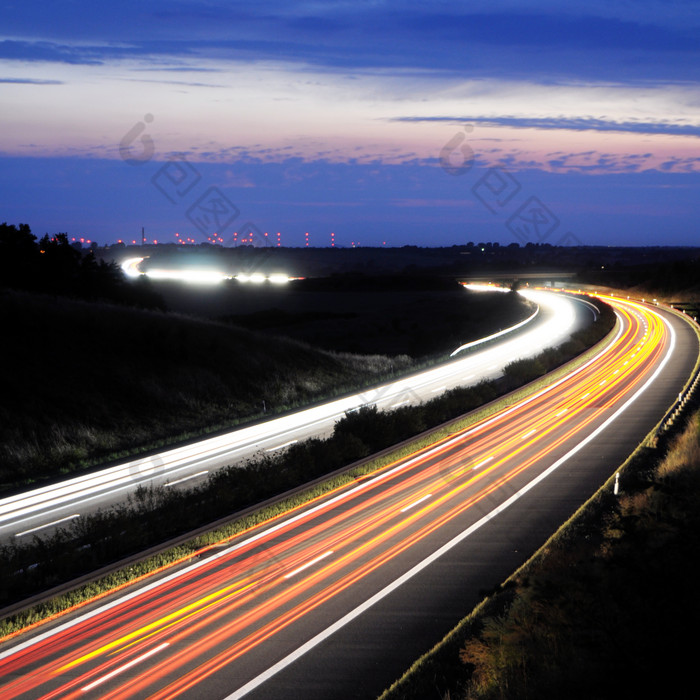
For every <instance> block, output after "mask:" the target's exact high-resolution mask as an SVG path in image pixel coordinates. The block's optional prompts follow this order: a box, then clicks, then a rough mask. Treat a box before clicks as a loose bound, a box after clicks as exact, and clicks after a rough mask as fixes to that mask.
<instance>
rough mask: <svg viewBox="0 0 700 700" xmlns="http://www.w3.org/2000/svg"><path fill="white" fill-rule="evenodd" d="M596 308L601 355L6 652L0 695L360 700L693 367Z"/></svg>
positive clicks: (662, 334) (634, 432) (578, 491)
mask: <svg viewBox="0 0 700 700" xmlns="http://www.w3.org/2000/svg"><path fill="white" fill-rule="evenodd" d="M612 303H613V304H614V305H615V308H616V310H617V312H618V314H619V316H620V318H621V324H620V329H619V334H618V335H617V337H616V339H615V341H614V342H613V343H612V344H610V345H609V346H608V347H607V349H606V350H604V351H603V352H601V353H600V354H599V355H597V356H596V357H595V358H593V359H591V360H590V361H589V362H588V363H586V364H585V365H583V366H582V367H580V368H579V369H577V370H576V371H575V372H573V373H571V374H569V375H567V376H565V377H563V378H561V379H560V380H558V381H557V382H556V383H554V384H553V385H551V386H549V387H547V388H546V389H543V390H542V391H540V392H538V393H537V394H535V395H532V396H530V397H529V398H527V399H524V400H522V401H520V402H517V403H514V404H512V405H510V406H508V407H507V408H504V409H503V410H501V411H500V412H498V413H497V414H494V415H493V416H491V417H489V418H488V419H485V420H482V421H481V422H479V423H477V424H474V425H472V426H470V427H469V428H467V429H465V430H463V431H461V432H460V433H457V434H455V435H452V436H450V437H449V438H446V439H444V440H442V441H441V442H439V443H437V444H435V445H433V446H431V447H430V448H427V449H424V450H422V451H420V452H418V453H416V454H414V455H412V456H410V457H408V458H406V459H403V460H401V461H400V462H397V463H395V464H392V465H389V466H387V467H385V468H384V469H383V470H381V471H379V472H376V473H374V474H372V475H370V476H368V477H365V478H363V479H360V480H358V481H357V482H356V483H355V484H353V485H350V486H347V487H344V488H343V489H339V490H337V491H335V492H333V493H330V494H327V495H326V496H324V497H323V498H321V499H317V500H316V501H315V502H313V503H310V504H308V505H306V506H304V507H300V508H298V509H296V510H295V511H292V512H291V513H288V514H286V515H284V516H280V517H279V518H277V519H275V520H273V521H270V522H267V523H265V524H263V525H260V526H258V527H256V528H253V529H251V530H250V531H248V532H247V533H245V534H244V535H241V536H237V537H236V538H233V539H231V540H230V541H228V542H226V543H225V544H223V545H222V546H220V547H217V548H212V549H209V550H208V551H206V552H203V553H202V555H201V556H200V557H199V558H198V559H197V561H196V562H194V563H192V564H189V565H187V566H183V567H182V568H180V569H178V570H177V571H173V572H172V573H170V574H169V575H168V576H166V577H164V578H162V579H160V580H157V581H153V582H151V583H149V584H148V585H144V586H143V587H141V588H140V589H137V590H133V589H127V590H126V591H125V592H124V593H123V594H121V595H120V596H118V597H115V598H114V599H112V600H111V601H110V602H109V603H103V604H101V605H97V606H94V607H93V608H92V609H90V610H89V611H87V612H82V613H76V614H74V615H73V616H72V617H70V618H69V619H65V620H64V621H59V622H57V623H55V624H54V625H53V626H47V627H46V628H45V629H44V628H41V627H40V628H38V630H36V631H35V632H34V634H33V636H32V635H24V636H20V637H18V638H16V639H14V640H12V641H10V642H8V643H6V644H5V645H4V647H3V649H2V650H1V651H0V679H1V680H0V696H1V697H3V698H7V699H9V698H16V697H22V698H38V697H46V698H49V697H50V698H53V697H56V698H78V697H81V698H83V697H84V698H92V697H94V698H144V697H152V698H171V697H185V698H240V697H247V698H373V697H376V696H377V695H378V694H379V693H380V692H381V691H382V690H383V689H384V688H385V687H386V686H387V685H389V684H390V683H391V682H392V681H393V680H394V679H395V678H396V677H397V676H398V675H400V673H401V672H402V671H403V670H404V669H405V668H406V667H407V666H408V665H409V664H410V663H411V661H413V660H414V659H415V658H416V657H417V656H418V655H419V654H420V653H422V652H424V651H426V650H427V649H429V648H430V647H431V646H432V645H433V644H434V643H435V642H436V641H438V640H439V639H440V638H441V637H442V636H443V635H444V633H445V632H446V631H448V630H449V629H450V628H451V627H452V626H453V625H454V623H455V622H456V621H457V620H458V619H459V618H460V617H461V616H463V615H464V614H466V613H467V612H469V610H470V609H471V607H472V606H473V604H474V603H476V602H478V599H479V597H480V590H481V589H483V588H485V587H491V586H494V585H496V584H498V583H499V582H500V581H502V580H503V579H504V578H505V577H506V576H507V575H508V574H509V573H510V572H511V571H512V570H513V569H514V568H515V567H516V566H517V565H519V564H520V563H522V561H524V560H525V559H526V558H527V557H528V556H529V555H530V554H531V553H532V551H533V550H534V549H535V548H536V547H537V546H539V545H540V544H541V543H542V542H543V541H544V540H545V539H546V537H547V536H548V535H549V534H551V532H552V531H553V530H554V529H555V528H556V526H557V525H558V524H559V523H560V522H561V521H562V520H564V519H565V518H566V517H567V516H568V515H570V514H571V512H572V511H573V510H575V508H576V507H577V506H578V505H579V504H580V503H581V502H583V501H584V500H585V499H586V498H587V497H588V496H589V495H590V494H591V493H593V492H594V491H595V490H596V488H597V487H598V486H599V485H600V484H601V483H602V482H603V481H604V480H605V479H606V478H607V477H609V476H610V475H611V474H612V473H613V472H614V470H615V467H616V466H617V465H618V464H619V463H620V462H621V461H623V459H624V458H625V457H626V455H627V454H629V452H630V451H631V450H632V449H633V448H634V447H635V446H636V444H637V443H638V442H639V440H640V439H641V438H642V437H643V436H644V435H645V434H646V433H647V432H648V431H649V430H650V429H651V428H652V427H653V426H654V425H655V424H656V422H657V421H658V420H659V419H660V418H661V416H662V415H663V414H664V413H665V411H666V409H667V408H668V407H669V405H670V404H671V403H672V402H673V401H674V399H676V398H677V396H678V392H679V391H680V390H681V388H682V387H683V385H684V383H685V381H686V379H687V378H688V376H689V375H690V372H691V370H692V367H693V365H694V362H695V359H696V357H697V355H698V343H697V338H696V336H695V334H694V331H693V330H692V329H691V328H690V327H689V326H688V324H686V323H685V322H684V321H682V320H679V319H677V318H676V317H675V316H673V315H672V314H669V313H667V312H664V311H660V310H657V309H653V308H650V307H648V306H645V305H642V304H637V303H633V302H626V301H625V302H623V301H618V300H614V301H613V302H612ZM621 486H622V488H623V489H624V483H623V484H622V485H621Z"/></svg>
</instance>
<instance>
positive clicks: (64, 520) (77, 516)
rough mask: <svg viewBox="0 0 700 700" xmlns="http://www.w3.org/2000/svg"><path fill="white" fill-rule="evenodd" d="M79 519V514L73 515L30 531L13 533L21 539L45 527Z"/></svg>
mask: <svg viewBox="0 0 700 700" xmlns="http://www.w3.org/2000/svg"><path fill="white" fill-rule="evenodd" d="M79 517H80V513H75V514H74V515H67V516H66V517H65V518H61V519H60V520H54V521H53V522H50V523H46V524H45V525H38V526H37V527H33V528H32V529H31V530H24V531H23V532H17V533H15V537H22V535H30V534H31V533H32V532H36V531H37V530H43V529H44V528H45V527H51V526H53V525H58V524H59V523H65V522H66V521H67V520H75V519H76V518H79Z"/></svg>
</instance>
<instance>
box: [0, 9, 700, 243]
mask: <svg viewBox="0 0 700 700" xmlns="http://www.w3.org/2000/svg"><path fill="white" fill-rule="evenodd" d="M0 8H2V9H1V15H0V16H2V24H0V27H1V28H0V96H1V102H0V104H2V105H3V109H2V111H1V112H0V123H1V125H2V128H1V129H0V220H6V221H8V222H10V223H19V222H27V223H29V224H30V225H31V226H32V229H33V230H34V232H35V233H37V234H40V235H41V234H43V233H44V232H48V233H56V232H59V231H66V232H68V233H69V234H71V235H74V236H76V237H84V238H86V239H87V238H90V239H92V240H97V241H99V242H103V243H108V242H114V241H116V240H118V239H122V240H125V241H130V240H132V239H135V238H138V237H140V230H141V226H144V227H145V228H146V231H147V235H148V237H149V239H157V240H159V241H172V240H175V233H178V234H180V236H181V237H190V238H191V239H192V240H196V241H198V242H199V241H203V240H206V238H207V236H211V235H213V233H214V232H216V233H217V234H218V235H219V236H220V237H221V238H222V239H223V240H224V241H225V242H226V243H233V242H234V241H237V240H238V237H237V236H234V233H237V234H241V232H242V231H243V230H244V229H245V228H246V227H247V228H248V229H253V230H255V231H258V232H269V234H270V236H276V233H277V232H280V237H281V241H282V243H283V245H303V243H304V241H305V233H306V232H307V231H308V232H309V241H310V243H311V245H328V244H329V243H330V240H331V237H330V234H331V232H333V233H334V234H335V240H336V243H337V244H338V245H350V244H351V243H352V242H356V243H357V242H359V243H360V244H362V245H376V244H382V243H384V242H386V244H387V245H403V244H417V245H453V244H462V243H466V242H467V241H469V240H473V241H480V240H492V241H498V242H500V243H502V244H507V243H510V242H513V241H517V242H520V243H524V242H527V241H533V242H551V243H559V242H561V243H567V242H568V243H573V242H581V243H584V244H591V245H598V244H619V245H655V244H668V245H688V244H690V245H695V244H698V242H699V241H700V236H699V235H698V225H697V219H698V216H697V215H698V205H697V202H698V200H699V199H700V198H699V197H698V195H699V194H700V191H699V190H700V180H699V177H698V176H699V171H700V89H699V84H700V60H699V59H700V40H699V39H700V3H698V2H667V1H664V2H652V1H649V0H640V1H639V2H636V3H627V2H624V3H623V2H599V1H598V0H592V1H591V2H585V3H583V2H569V3H561V2H558V1H557V2H555V1H554V0H551V1H543V0H540V2H527V3H524V2H514V1H511V2H488V3H487V2H480V1H478V0H476V1H474V2H464V3H456V2H449V3H448V2H445V3H441V2H431V3H425V2H410V1H409V2H376V1H368V2H361V1H360V2H356V1H355V2H343V1H342V0H341V1H338V2H279V1H265V0H262V1H259V2H256V3H238V2H216V1H214V2H191V1H186V0H185V1H180V0H169V1H168V2H161V1H160V0H157V1H156V2H150V3H143V2H139V3H136V2H132V1H131V0H127V2H122V3H119V4H114V5H110V6H107V5H104V4H102V3H88V2H82V1H80V0H79V1H77V2H67V1H63V2H26V3H21V4H20V3H19V2H0ZM239 229H240V231H239ZM275 240H276V239H275Z"/></svg>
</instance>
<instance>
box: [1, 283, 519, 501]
mask: <svg viewBox="0 0 700 700" xmlns="http://www.w3.org/2000/svg"><path fill="white" fill-rule="evenodd" d="M455 287H457V288H456V293H455V289H452V288H451V289H450V290H449V291H447V292H444V290H443V292H444V294H446V296H444V295H443V296H441V294H442V292H440V290H437V291H436V290H432V291H431V290H428V291H427V292H426V293H427V294H428V298H431V299H432V298H433V296H434V295H435V294H437V295H438V298H437V299H433V301H436V302H437V301H439V300H442V302H443V303H445V305H446V306H448V307H449V311H444V312H439V313H438V312H436V313H435V319H431V318H430V315H429V311H430V310H429V308H428V306H426V305H425V304H421V305H419V307H415V308H413V307H412V308H413V312H414V314H415V320H416V321H417V322H418V323H421V324H422V325H423V326H425V327H430V329H431V332H432V334H433V336H432V345H431V350H432V351H433V352H434V353H435V354H436V356H437V355H439V354H440V353H443V354H446V353H448V352H449V351H450V350H452V349H454V347H456V345H457V344H459V342H462V341H457V342H456V341H455V338H453V334H454V328H453V327H452V325H451V323H452V320H453V318H452V316H453V314H458V315H461V317H462V318H461V321H460V324H461V325H460V328H461V329H462V330H464V329H465V328H470V322H471V323H472V325H473V327H472V328H471V330H470V333H474V332H481V331H482V329H484V328H486V329H487V331H488V332H490V330H491V326H492V324H499V323H501V322H502V323H506V321H507V323H506V325H508V324H509V323H516V322H517V321H519V320H522V319H523V318H525V317H527V315H529V307H528V305H527V303H526V302H524V300H521V299H520V298H518V297H515V296H514V295H507V294H497V293H494V294H493V295H487V296H485V297H479V302H478V303H476V304H475V303H474V298H473V296H472V295H470V294H468V293H466V292H465V290H463V289H461V288H460V287H459V286H457V285H456V284H455ZM258 292H259V295H260V296H261V297H262V299H263V300H264V299H265V298H267V296H266V295H270V294H272V295H273V296H274V297H275V298H277V299H278V300H280V299H281V298H284V292H275V291H274V290H270V289H268V290H264V289H259V290H258ZM0 294H1V297H0V302H1V303H0V324H1V327H2V328H3V333H4V335H5V338H8V339H11V340H9V341H6V342H5V343H3V348H2V362H0V387H1V388H2V396H3V402H2V406H0V491H2V490H7V489H8V488H12V487H14V486H20V485H25V484H28V483H31V482H35V481H37V480H40V479H44V478H50V477H55V476H58V475H59V474H66V473H69V472H72V471H75V470H79V469H82V468H85V467H88V466H90V465H94V464H99V463H102V462H107V461H111V460H116V459H121V458H124V457H126V456H127V455H128V454H133V453H135V452H137V451H139V450H146V449H153V448H159V447H162V446H163V445H165V444H169V443H173V442H177V441H182V440H185V439H189V438H193V437H197V436H200V435H203V434H206V433H208V432H213V431H215V430H218V429H224V428H226V427H231V426H235V425H238V424H240V423H242V422H246V421H249V420H253V419H256V418H262V417H263V415H264V414H263V402H264V409H265V411H266V413H267V415H270V414H274V413H279V412H283V411H285V410H288V409H291V408H295V407H298V406H302V405H305V404H308V403H311V402H313V401H315V400H318V399H321V398H326V397H329V396H335V395H338V394H340V393H342V392H344V391H349V390H354V389H360V388H362V387H364V386H367V385H370V384H375V383H377V382H378V381H381V380H382V379H384V378H387V377H391V376H395V374H396V373H401V372H405V371H408V370H409V369H414V368H416V367H418V366H419V364H420V362H418V360H417V359H416V358H417V356H414V357H410V356H409V355H408V354H406V353H401V354H393V355H391V356H390V355H387V354H386V353H384V352H383V350H384V349H385V348H383V347H381V346H380V344H379V343H378V342H377V343H375V345H374V346H372V345H371V344H370V345H366V346H365V347H366V349H368V350H369V351H370V352H368V353H365V354H363V355H356V354H350V353H347V352H332V351H323V350H319V349H317V348H313V347H310V346H309V345H308V344H307V343H304V342H300V341H296V340H293V339H288V338H281V337H274V338H272V337H270V336H269V335H266V334H261V333H259V332H254V331H252V330H246V329H243V328H240V327H237V326H232V325H231V324H229V323H217V322H213V321H209V320H206V319H199V320H197V319H194V318H189V317H184V316H180V315H177V314H171V313H161V312H153V311H150V312H149V311H143V310H139V309H133V308H124V307H119V306H112V305H108V304H100V303H85V302H80V301H74V300H70V299H66V298H52V297H48V296H40V295H32V294H27V293H21V292H2V293H0ZM190 294H191V295H192V292H191V291H190ZM198 294H199V293H197V294H195V296H198ZM241 294H243V295H244V296H240V295H241ZM201 295H202V296H206V293H205V292H201ZM279 295H281V296H279ZM253 296H254V295H253V292H251V291H250V290H247V291H246V292H245V293H244V292H241V291H240V290H238V292H236V290H235V289H234V290H229V291H228V293H227V296H226V299H227V300H228V303H229V304H233V305H235V304H236V303H240V304H244V302H245V299H249V301H250V299H251V298H252V297H253ZM326 296H327V295H326V293H325V291H323V290H320V291H318V292H314V291H313V290H312V291H307V292H305V293H304V294H303V295H302V297H303V299H302V301H303V300H306V301H305V302H304V303H307V304H312V303H318V304H320V303H321V301H319V300H320V299H321V300H322V299H326ZM350 296H352V295H350ZM379 296H381V297H382V298H383V299H384V302H383V303H384V304H385V305H387V304H389V299H390V298H391V299H393V300H394V303H396V304H398V303H399V301H400V298H401V297H402V294H400V293H399V292H396V293H395V294H393V295H392V294H391V293H389V292H387V294H384V295H381V294H380V295H379ZM411 298H412V299H413V300H414V301H415V299H416V298H415V297H411ZM363 299H364V297H363ZM237 300H238V301H237ZM314 300H316V301H314ZM355 301H358V299H357V298H355ZM448 301H449V302H450V304H447V302H448ZM251 303H252V302H251ZM261 303H262V302H261ZM324 303H325V302H324ZM362 304H363V305H364V306H368V305H369V304H368V302H367V300H366V299H364V300H363V301H362ZM482 304H484V305H485V306H484V307H482ZM380 306H381V305H380ZM224 308H226V307H224ZM484 309H487V310H488V311H489V314H490V316H489V323H488V324H486V326H484V323H485V321H484V318H483V313H484ZM391 318H393V317H391V316H390V317H389V325H391ZM501 318H503V319H505V321H499V319H501ZM434 320H435V322H434V323H433V321H434ZM315 327H316V332H320V330H319V328H318V326H315ZM334 327H335V326H334ZM359 332H360V329H359V327H357V326H353V325H352V324H350V323H349V322H348V325H347V328H346V330H345V333H346V334H347V336H349V337H352V336H353V335H356V334H357V333H359ZM470 333H467V331H466V330H464V334H461V331H460V330H458V332H457V336H456V337H457V338H463V337H465V336H466V335H469V334H470ZM372 347H376V348H379V351H378V352H376V351H372Z"/></svg>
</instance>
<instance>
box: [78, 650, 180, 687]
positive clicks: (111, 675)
mask: <svg viewBox="0 0 700 700" xmlns="http://www.w3.org/2000/svg"><path fill="white" fill-rule="evenodd" d="M167 646H169V643H168V642H163V644H161V645H160V646H158V647H155V648H154V649H151V650H150V651H147V652H146V653H145V654H141V656H137V657H136V658H135V659H131V661H129V662H128V663H125V664H124V665H123V666H120V667H119V668H115V669H114V671H111V672H110V673H108V674H107V675H106V676H102V678H98V679H97V680H96V681H93V682H92V683H90V684H88V685H86V686H84V687H83V688H81V689H80V690H81V692H83V693H87V692H88V691H89V690H92V689H93V688H96V687H97V686H98V685H102V683H105V682H107V681H108V680H109V679H110V678H114V676H118V675H119V674H120V673H124V671H128V670H129V669H130V668H131V667H132V666H136V664H140V663H141V662H142V661H145V660H146V659H148V658H149V657H151V656H153V655H154V654H157V653H158V652H159V651H163V649H165V647H167Z"/></svg>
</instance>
